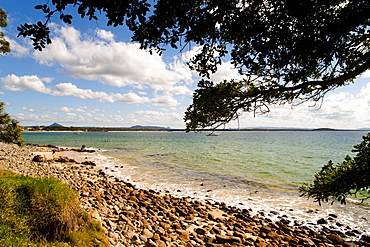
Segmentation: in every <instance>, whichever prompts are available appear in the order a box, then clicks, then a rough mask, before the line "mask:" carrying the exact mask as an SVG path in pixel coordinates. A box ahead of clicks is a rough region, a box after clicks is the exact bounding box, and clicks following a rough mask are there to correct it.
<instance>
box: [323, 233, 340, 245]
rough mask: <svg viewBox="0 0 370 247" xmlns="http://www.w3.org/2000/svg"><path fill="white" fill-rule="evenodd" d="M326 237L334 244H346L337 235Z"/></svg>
mask: <svg viewBox="0 0 370 247" xmlns="http://www.w3.org/2000/svg"><path fill="white" fill-rule="evenodd" d="M326 237H327V238H328V239H329V240H330V241H332V242H333V243H334V244H343V243H344V240H343V239H342V238H341V237H339V236H338V235H336V234H328V235H327V236H326Z"/></svg>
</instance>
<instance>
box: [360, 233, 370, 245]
mask: <svg viewBox="0 0 370 247" xmlns="http://www.w3.org/2000/svg"><path fill="white" fill-rule="evenodd" d="M361 241H364V242H366V243H370V236H368V235H362V236H361Z"/></svg>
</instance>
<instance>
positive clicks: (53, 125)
mask: <svg viewBox="0 0 370 247" xmlns="http://www.w3.org/2000/svg"><path fill="white" fill-rule="evenodd" d="M49 127H64V126H63V125H61V124H58V123H53V124H50V125H49Z"/></svg>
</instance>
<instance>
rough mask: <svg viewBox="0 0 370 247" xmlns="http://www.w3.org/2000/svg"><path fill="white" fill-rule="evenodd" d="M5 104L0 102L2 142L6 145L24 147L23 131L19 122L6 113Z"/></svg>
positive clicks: (0, 134)
mask: <svg viewBox="0 0 370 247" xmlns="http://www.w3.org/2000/svg"><path fill="white" fill-rule="evenodd" d="M4 106H5V104H4V103H3V102H0V129H1V133H0V140H1V141H3V142H5V143H15V144H17V145H18V146H23V145H24V141H23V137H22V129H21V127H20V126H19V122H18V121H17V120H15V119H12V118H11V117H10V115H9V114H7V113H4V112H3V111H4Z"/></svg>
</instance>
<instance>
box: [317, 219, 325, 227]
mask: <svg viewBox="0 0 370 247" xmlns="http://www.w3.org/2000/svg"><path fill="white" fill-rule="evenodd" d="M317 224H320V225H323V224H328V221H327V220H326V219H324V218H321V219H319V220H318V221H317Z"/></svg>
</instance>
